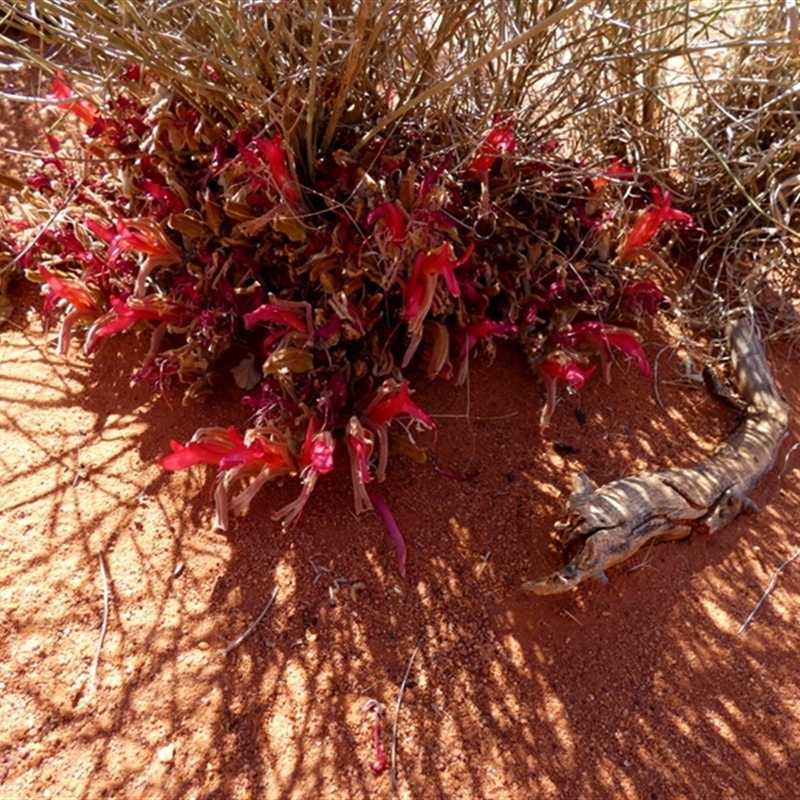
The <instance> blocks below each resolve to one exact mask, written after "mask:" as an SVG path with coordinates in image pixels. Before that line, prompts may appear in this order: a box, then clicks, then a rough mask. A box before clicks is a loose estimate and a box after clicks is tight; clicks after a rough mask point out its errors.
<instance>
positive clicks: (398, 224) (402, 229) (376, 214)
mask: <svg viewBox="0 0 800 800" xmlns="http://www.w3.org/2000/svg"><path fill="white" fill-rule="evenodd" d="M380 220H384V223H383V227H384V230H385V231H386V232H387V233H388V239H389V241H390V242H395V243H397V242H402V241H403V239H405V238H406V218H405V216H404V214H403V212H402V211H401V210H400V209H399V208H398V207H397V206H396V205H395V204H394V203H391V202H389V201H388V200H387V201H386V202H385V203H380V205H377V206H375V208H374V209H372V211H370V212H369V214H368V215H367V224H369V225H374V224H376V223H377V222H378V221H380Z"/></svg>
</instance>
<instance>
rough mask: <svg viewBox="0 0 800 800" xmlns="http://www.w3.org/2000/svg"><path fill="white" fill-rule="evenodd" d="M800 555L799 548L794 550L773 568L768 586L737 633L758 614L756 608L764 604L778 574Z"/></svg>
mask: <svg viewBox="0 0 800 800" xmlns="http://www.w3.org/2000/svg"><path fill="white" fill-rule="evenodd" d="M798 557H800V549H798V550H796V551H795V554H794V555H793V556H792V557H791V558H787V559H786V561H784V562H783V564H781V565H780V566H779V567H778V569H776V570H775V574H774V575H773V576H772V580H771V581H770V582H769V586H767V588H766V589H765V591H764V594H762V595H761V599H760V600H759V601H758V602H757V603H756V606H755V608H754V609H753V610H752V611H751V612H750V613H749V614H748V615H747V619H746V620H745V621H744V622H743V623H742V624H741V625H740V626H739V630H738V633H744V632H745V630H746V629H747V626H748V625H749V624H750V623H751V622H752V621H753V617H755V615H756V614H758V610H759V609H760V608H761V606H762V605H764V601H765V600H766V599H767V598H768V597H769V595H770V593H771V592H772V590H773V589H774V588H775V584H776V583H777V582H778V578H779V577H780V574H781V573H782V572H783V571H784V570H785V569H786V567H788V566H789V564H791V563H792V561H794V560H795V559H796V558H798Z"/></svg>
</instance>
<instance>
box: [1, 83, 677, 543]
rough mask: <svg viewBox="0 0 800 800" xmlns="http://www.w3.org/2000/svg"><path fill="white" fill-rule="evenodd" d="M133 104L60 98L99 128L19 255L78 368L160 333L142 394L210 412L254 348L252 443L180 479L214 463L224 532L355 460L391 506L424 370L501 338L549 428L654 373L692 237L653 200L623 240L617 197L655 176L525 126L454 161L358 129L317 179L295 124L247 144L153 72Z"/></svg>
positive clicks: (18, 227)
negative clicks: (608, 383) (676, 245)
mask: <svg viewBox="0 0 800 800" xmlns="http://www.w3.org/2000/svg"><path fill="white" fill-rule="evenodd" d="M119 85H120V86H122V87H123V88H121V89H119V90H118V92H117V93H116V94H115V95H114V96H112V97H111V99H109V100H108V101H107V102H106V103H105V104H103V105H102V106H97V105H95V104H93V103H90V102H89V101H88V100H86V99H79V98H77V97H75V96H74V95H73V94H72V90H71V89H70V88H69V87H68V85H67V83H65V81H64V80H62V79H61V78H59V79H57V80H56V82H55V83H54V87H53V100H54V103H56V104H57V105H58V106H60V107H61V108H62V109H66V110H67V111H70V112H72V113H74V114H75V115H77V116H78V117H79V118H80V119H81V120H82V121H83V122H84V123H85V124H86V126H87V130H86V135H85V143H84V150H85V154H86V156H87V159H86V161H85V167H84V171H83V172H82V173H80V174H78V173H77V172H75V171H74V170H73V169H72V168H70V166H69V165H68V162H67V161H66V160H64V159H63V158H62V157H61V156H60V155H59V147H60V145H59V141H58V139H57V138H56V137H55V136H50V137H48V147H49V150H50V152H49V154H48V155H46V156H45V157H43V158H42V159H41V164H40V166H39V168H38V169H37V170H36V171H35V172H34V173H33V174H31V175H30V177H29V179H28V183H29V193H31V194H32V195H35V196H36V198H37V203H38V204H39V206H40V207H49V208H60V213H59V214H58V215H57V216H56V218H55V220H54V221H53V220H51V221H49V222H48V224H39V222H38V221H37V220H36V219H34V218H30V217H29V218H27V219H26V218H24V217H17V218H15V219H13V220H12V221H11V225H10V226H8V225H7V226H6V227H7V228H10V227H12V226H13V228H14V230H15V231H16V233H15V234H14V236H13V240H12V241H10V242H9V246H10V247H12V248H13V250H14V251H15V252H16V254H17V257H18V260H19V263H21V264H22V266H23V267H24V268H25V269H26V271H27V273H28V275H29V276H30V277H31V278H32V279H34V280H38V281H40V282H42V284H43V286H44V287H45V289H46V291H47V297H46V311H47V312H48V313H49V314H51V315H54V316H58V317H59V318H60V335H59V349H60V350H61V352H67V350H68V349H69V347H70V338H71V334H72V333H73V332H74V330H75V329H78V328H80V329H82V330H83V331H84V339H83V342H84V349H85V350H86V351H87V352H90V351H92V350H94V349H96V348H97V347H98V346H100V345H101V343H102V341H103V339H105V338H106V337H108V336H112V335H118V334H121V333H123V332H125V331H127V330H128V329H129V328H133V327H147V328H149V329H150V330H151V331H152V334H151V336H152V345H151V348H150V351H149V353H148V355H147V358H146V360H145V363H143V364H141V365H139V368H138V371H137V373H136V374H137V377H138V378H139V379H141V380H145V381H149V382H151V383H152V384H153V385H154V386H157V387H160V388H161V389H162V390H164V389H165V388H166V387H167V386H169V385H171V384H173V383H176V382H179V383H181V384H183V385H184V386H185V389H184V402H187V403H188V402H192V401H194V400H198V399H200V398H202V397H203V396H204V395H205V394H206V393H207V392H209V391H210V390H211V386H212V382H213V381H212V378H213V379H214V380H216V381H219V380H221V379H223V378H225V377H226V375H225V374H222V373H220V371H219V368H218V364H219V359H220V356H221V355H222V354H223V353H224V352H225V351H227V350H228V349H229V348H230V347H231V346H232V344H233V343H234V341H235V342H237V343H239V345H242V344H244V346H246V347H248V348H249V349H250V351H251V356H250V358H249V359H245V360H244V361H243V362H242V364H241V365H240V366H239V367H238V368H237V369H236V370H234V376H235V380H236V381H237V383H238V384H239V386H241V387H242V388H243V390H244V392H246V394H245V395H244V397H243V402H244V403H245V404H246V405H247V406H248V408H250V409H251V411H252V413H253V427H252V428H250V429H249V430H247V431H245V432H243V433H241V432H239V431H237V430H236V429H235V428H233V427H227V428H225V427H212V428H204V429H202V430H199V431H198V432H197V433H196V434H195V436H194V437H193V438H192V440H191V441H190V442H188V443H187V444H182V443H180V442H175V441H173V442H172V453H171V454H170V455H167V456H166V457H165V458H163V459H162V461H161V464H162V465H163V466H164V467H165V468H167V469H171V470H178V469H184V468H186V467H189V466H192V465H194V464H200V463H203V464H211V465H213V466H215V467H216V469H217V471H218V477H217V489H216V502H217V514H216V523H217V524H218V525H219V526H220V527H223V528H224V527H226V526H227V524H228V516H229V513H230V512H233V513H240V512H242V511H244V510H245V509H246V508H247V506H248V504H249V502H250V500H251V499H252V497H253V495H254V494H255V492H256V491H257V490H258V489H259V487H260V486H262V485H263V484H264V483H265V482H267V481H269V480H272V479H274V478H276V477H277V476H285V475H296V476H298V478H299V479H300V483H301V486H302V489H301V493H300V496H299V498H298V499H297V501H295V502H294V503H292V504H290V505H289V506H287V507H285V508H283V509H280V510H279V511H277V512H276V513H275V515H274V518H275V519H282V520H283V521H284V524H289V523H292V522H294V521H296V520H297V519H298V518H299V517H300V514H301V512H302V510H303V507H304V505H305V503H306V501H307V500H308V498H309V496H310V494H311V492H312V490H313V488H314V486H315V484H316V482H317V480H318V478H319V477H320V476H322V475H325V474H327V473H328V472H330V471H331V470H332V469H333V466H334V462H335V460H336V459H337V458H338V457H339V452H340V451H342V450H344V451H346V453H347V457H348V458H349V461H350V466H351V472H352V476H353V487H354V498H355V505H356V509H357V510H359V511H362V510H364V509H369V508H371V507H372V500H371V496H370V493H369V492H368V491H367V485H368V484H369V483H371V482H372V481H373V480H378V481H380V480H383V478H384V477H385V474H386V468H387V462H388V457H389V454H390V452H391V451H392V450H393V449H403V450H405V452H409V451H410V452H411V453H412V454H415V455H417V456H419V457H422V455H423V453H422V451H421V450H420V449H419V448H418V447H417V446H416V445H413V444H412V445H411V447H410V448H409V445H408V443H406V445H405V446H404V447H399V446H398V445H397V442H399V441H400V439H398V438H396V437H398V436H402V434H403V432H404V431H405V432H406V433H407V432H408V429H407V428H403V427H402V426H398V425H394V426H393V422H394V421H395V420H396V419H398V418H403V419H405V420H411V421H412V422H413V423H414V424H416V425H418V426H422V427H425V428H432V427H433V422H432V420H431V418H430V417H429V416H428V414H426V413H425V411H423V410H422V409H421V408H419V407H418V406H417V405H416V404H415V403H414V401H413V400H412V398H411V389H410V381H409V375H408V374H407V373H408V371H409V370H412V369H413V370H415V374H418V373H419V369H418V368H419V366H422V367H423V368H424V370H425V371H426V373H427V375H428V376H429V377H431V378H433V377H436V376H441V377H444V378H453V379H454V380H455V381H456V382H457V383H459V382H461V381H463V380H464V378H465V376H466V369H465V366H466V363H467V359H468V358H469V356H470V353H471V352H472V351H473V350H474V348H475V347H476V346H478V345H481V346H484V347H486V348H491V345H492V340H493V338H494V337H497V336H502V337H512V338H514V339H516V340H518V341H519V342H520V344H521V345H522V346H523V347H524V348H525V350H526V352H527V354H528V357H529V359H530V361H531V364H533V365H534V366H536V367H537V368H538V370H539V372H540V374H541V375H542V377H543V378H544V380H545V383H546V385H547V389H548V390H547V402H546V404H545V407H544V411H543V414H542V422H543V424H546V423H547V422H548V421H549V420H550V417H551V415H552V413H553V409H554V405H555V401H556V380H558V379H562V380H565V381H566V382H567V383H568V384H571V385H572V386H574V387H580V386H581V385H582V384H583V382H584V381H585V380H586V378H588V377H589V375H590V374H591V372H592V371H593V370H594V365H593V363H592V362H594V361H597V360H599V362H600V363H601V364H602V365H603V370H604V373H605V375H606V379H609V376H610V373H609V363H610V358H611V354H612V352H613V351H616V352H618V353H622V354H624V355H626V356H628V357H631V358H633V359H634V360H635V361H636V362H637V364H638V366H639V368H640V370H641V371H642V372H643V373H645V374H648V372H649V366H648V363H647V359H646V358H645V356H644V353H643V351H642V348H641V345H640V344H639V341H638V339H637V336H636V334H635V332H634V331H632V330H630V329H629V328H621V327H619V326H618V325H617V324H616V323H618V322H626V321H627V322H628V323H630V321H632V320H635V318H637V317H639V316H641V315H643V314H653V313H655V312H656V309H657V306H658V303H659V302H660V301H661V299H662V298H663V294H662V292H661V290H660V289H659V287H658V286H657V285H656V284H655V283H654V282H653V281H652V280H651V279H649V278H648V277H647V264H645V263H644V262H643V256H644V257H646V256H647V255H648V254H650V253H651V251H650V250H648V249H647V246H648V245H650V240H651V239H652V237H653V236H654V235H655V234H656V233H657V231H658V229H659V228H660V227H661V226H662V224H663V223H665V222H670V221H672V222H676V223H678V224H684V225H686V224H690V223H691V220H690V219H689V218H688V217H687V216H686V215H684V214H681V213H680V212H676V211H674V210H672V209H671V207H670V199H669V195H668V194H664V195H661V194H659V193H658V190H657V189H656V188H655V187H654V188H653V195H654V201H655V203H654V205H653V206H652V207H651V208H649V209H648V210H646V211H644V212H643V213H642V214H641V215H640V216H639V218H638V220H636V222H635V223H634V224H633V226H632V229H631V230H630V232H629V233H628V234H627V235H625V234H626V231H627V230H628V229H629V228H631V221H632V215H631V214H630V213H629V212H628V211H627V210H626V209H625V208H624V207H622V205H621V202H620V201H619V199H618V198H619V197H621V194H619V193H618V194H614V193H612V192H609V191H607V190H608V187H609V185H611V184H613V183H614V182H627V183H628V184H631V185H632V186H635V183H636V176H635V175H634V174H633V173H632V171H631V170H630V169H629V168H627V167H625V166H624V165H622V166H621V165H620V163H619V162H618V161H613V160H611V159H609V161H608V168H607V169H605V170H602V169H600V170H588V169H586V168H582V167H579V166H576V165H575V164H574V163H571V162H570V161H569V160H567V159H559V158H558V157H556V153H557V151H558V142H553V141H544V142H540V143H538V144H537V142H536V140H535V138H534V137H533V136H532V135H531V132H530V131H519V132H518V131H517V130H516V128H515V123H514V122H513V119H512V118H511V117H510V116H508V115H506V116H501V117H498V120H497V122H496V123H495V125H494V126H493V127H492V128H491V129H490V130H489V131H487V132H486V133H485V135H484V137H483V139H482V141H481V142H480V143H479V144H478V146H477V147H475V146H472V147H469V146H466V147H464V149H463V151H460V150H459V149H458V147H453V146H452V143H451V145H450V147H449V152H450V155H449V156H445V155H440V154H439V152H440V150H439V149H438V148H437V147H436V146H435V145H436V141H435V140H434V139H433V134H432V133H431V132H427V133H426V134H425V135H423V134H422V132H421V131H418V130H415V129H414V128H413V126H411V125H404V126H403V127H401V128H397V129H395V131H394V132H393V133H391V134H389V133H385V135H384V137H383V138H381V137H374V138H373V139H372V140H371V141H370V142H369V144H368V145H366V146H364V147H360V148H359V147H357V146H356V144H357V134H358V131H354V130H352V129H344V128H343V129H342V130H341V131H338V132H337V133H336V135H335V136H334V138H333V141H332V143H331V146H330V148H329V149H328V151H327V153H326V154H323V155H321V156H320V157H319V158H318V159H317V160H316V161H315V162H314V163H313V164H311V165H308V164H306V166H305V168H304V169H303V170H302V172H301V171H300V169H299V167H298V166H297V165H298V164H299V163H301V159H300V157H299V155H298V154H297V153H294V152H292V150H291V149H290V147H289V145H288V144H287V142H288V137H287V135H286V132H285V131H283V130H281V129H279V128H278V127H276V126H275V125H267V126H263V125H261V124H260V122H259V121H253V122H252V123H251V124H250V125H248V126H247V127H241V126H232V125H231V124H229V123H228V122H227V121H226V119H225V118H224V117H222V116H218V115H215V114H214V113H213V112H211V111H207V112H204V113H201V112H200V111H199V110H197V109H196V108H194V107H192V106H190V105H189V104H187V103H186V102H184V101H183V100H181V99H180V98H179V97H178V96H176V95H173V94H171V93H170V92H169V91H168V90H167V89H166V88H165V87H163V86H159V85H158V83H157V81H155V82H154V83H153V84H152V85H151V84H150V83H148V82H147V81H145V80H144V79H143V76H142V75H141V74H139V71H138V70H136V69H134V68H131V69H129V70H127V71H126V72H125V73H124V74H123V75H122V76H120V80H119ZM438 135H439V136H441V135H443V134H441V133H440V134H438ZM620 242H621V243H622V244H619V243H620ZM214 422H216V423H218V424H219V423H221V424H222V425H225V424H227V423H228V420H216V421H214ZM235 484H242V485H241V486H239V487H238V488H235Z"/></svg>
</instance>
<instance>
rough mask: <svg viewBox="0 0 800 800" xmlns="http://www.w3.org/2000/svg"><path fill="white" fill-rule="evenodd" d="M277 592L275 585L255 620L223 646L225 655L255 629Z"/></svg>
mask: <svg viewBox="0 0 800 800" xmlns="http://www.w3.org/2000/svg"><path fill="white" fill-rule="evenodd" d="M277 594H278V587H277V586H276V587H275V588H274V589H273V590H272V596H271V597H270V598H269V602H268V603H267V604H266V605H265V606H264V610H263V611H262V612H261V613H260V614H259V615H258V616H257V617H256V619H255V622H253V624H252V625H251V626H250V627H249V628H248V629H247V630H246V631H245V632H244V633H243V634H242V635H241V636H240V637H239V638H238V639H237V640H236V641H235V642H232V643H231V644H229V645H228V646H227V647H226V648H225V655H228V653H230V652H231V650H233V649H235V648H237V647H238V646H239V645H240V644H241V643H242V642H243V641H244V640H245V639H246V638H247V637H248V636H249V635H250V634H251V633H252V632H253V631H254V630H255V629H256V626H257V625H258V623H259V622H261V620H262V619H264V615H265V614H266V613H267V611H269V609H270V606H271V605H272V604H273V603H274V602H275V597H276V596H277Z"/></svg>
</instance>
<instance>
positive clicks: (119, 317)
mask: <svg viewBox="0 0 800 800" xmlns="http://www.w3.org/2000/svg"><path fill="white" fill-rule="evenodd" d="M110 302H111V308H112V310H111V311H109V312H108V314H105V315H104V316H103V317H101V318H100V319H99V320H98V321H97V323H98V324H96V325H93V326H92V331H91V332H90V335H89V336H87V340H86V347H87V350H91V349H92V348H91V344H90V340H92V339H94V338H101V337H103V336H113V335H114V334H115V333H120V332H121V331H124V330H126V329H127V328H130V327H131V325H135V324H136V323H137V322H139V320H143V319H147V320H153V321H158V322H164V323H167V324H177V323H178V322H180V320H181V318H182V314H181V312H180V309H179V307H178V306H176V305H174V304H172V303H168V302H167V301H165V300H164V299H163V298H162V297H159V296H158V295H151V296H148V297H143V298H141V299H136V298H134V297H129V298H128V300H127V302H126V301H125V300H123V299H122V298H120V297H111V298H110Z"/></svg>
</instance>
